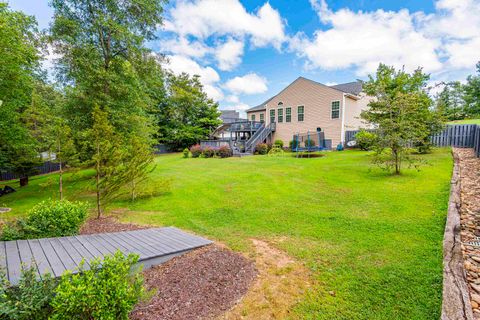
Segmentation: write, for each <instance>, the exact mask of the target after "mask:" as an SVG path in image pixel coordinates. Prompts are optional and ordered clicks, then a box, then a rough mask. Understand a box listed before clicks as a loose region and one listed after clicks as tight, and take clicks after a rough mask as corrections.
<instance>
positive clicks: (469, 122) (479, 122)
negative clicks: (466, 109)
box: [448, 119, 480, 125]
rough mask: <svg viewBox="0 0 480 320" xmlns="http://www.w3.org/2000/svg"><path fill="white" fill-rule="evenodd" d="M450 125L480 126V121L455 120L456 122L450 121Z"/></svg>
mask: <svg viewBox="0 0 480 320" xmlns="http://www.w3.org/2000/svg"><path fill="white" fill-rule="evenodd" d="M448 124H479V125H480V119H465V120H455V121H449V122H448Z"/></svg>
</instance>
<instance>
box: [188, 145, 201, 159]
mask: <svg viewBox="0 0 480 320" xmlns="http://www.w3.org/2000/svg"><path fill="white" fill-rule="evenodd" d="M202 151H203V150H202V147H201V146H200V145H199V144H196V145H194V146H192V147H190V153H191V154H192V158H198V157H200V155H201V154H202Z"/></svg>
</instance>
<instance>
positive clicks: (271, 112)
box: [270, 109, 275, 123]
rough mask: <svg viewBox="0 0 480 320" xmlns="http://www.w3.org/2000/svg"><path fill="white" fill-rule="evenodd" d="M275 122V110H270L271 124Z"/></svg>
mask: <svg viewBox="0 0 480 320" xmlns="http://www.w3.org/2000/svg"><path fill="white" fill-rule="evenodd" d="M274 122H275V109H271V110H270V123H274Z"/></svg>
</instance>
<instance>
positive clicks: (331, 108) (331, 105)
mask: <svg viewBox="0 0 480 320" xmlns="http://www.w3.org/2000/svg"><path fill="white" fill-rule="evenodd" d="M335 102H338V109H337V110H335V111H337V112H338V117H336V118H334V117H333V104H334V103H335ZM341 105H342V104H341V102H340V100H334V101H332V103H331V104H330V119H332V120H335V119H340V107H341Z"/></svg>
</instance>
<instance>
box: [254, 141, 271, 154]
mask: <svg viewBox="0 0 480 320" xmlns="http://www.w3.org/2000/svg"><path fill="white" fill-rule="evenodd" d="M268 151H269V149H268V145H267V144H266V143H259V144H257V145H256V146H255V154H267V153H268Z"/></svg>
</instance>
